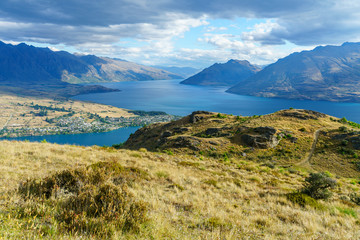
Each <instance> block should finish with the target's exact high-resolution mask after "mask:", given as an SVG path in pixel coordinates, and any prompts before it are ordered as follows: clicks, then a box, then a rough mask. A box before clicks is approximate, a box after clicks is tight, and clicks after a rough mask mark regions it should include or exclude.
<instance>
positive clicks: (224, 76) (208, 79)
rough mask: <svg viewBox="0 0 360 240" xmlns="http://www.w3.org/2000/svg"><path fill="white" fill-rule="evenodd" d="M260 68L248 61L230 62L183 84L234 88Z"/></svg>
mask: <svg viewBox="0 0 360 240" xmlns="http://www.w3.org/2000/svg"><path fill="white" fill-rule="evenodd" d="M258 71H260V68H258V67H256V66H254V65H251V64H250V63H249V62H248V61H240V60H233V59H232V60H229V61H228V62H227V63H215V64H214V65H212V66H210V67H208V68H205V69H204V70H202V71H201V72H199V73H198V74H195V75H194V76H192V77H189V78H188V79H185V80H184V81H182V82H181V83H182V84H190V85H203V86H233V85H235V84H237V83H241V82H243V81H244V80H246V79H247V78H249V77H250V76H252V75H254V74H255V73H256V72H258Z"/></svg>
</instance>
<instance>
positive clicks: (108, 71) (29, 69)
mask: <svg viewBox="0 0 360 240" xmlns="http://www.w3.org/2000/svg"><path fill="white" fill-rule="evenodd" d="M173 78H180V76H178V75H176V74H173V73H170V72H167V71H165V70H161V69H156V68H152V67H147V66H143V65H139V64H136V63H132V62H127V61H124V60H118V59H111V58H104V57H97V56H94V55H74V54H71V53H68V52H66V51H52V50H50V49H49V48H38V47H34V46H29V45H27V44H24V43H21V44H19V45H11V44H5V43H3V42H0V86H1V88H0V90H1V91H2V92H4V91H5V92H14V93H21V94H24V95H55V96H65V97H68V96H73V95H77V94H82V93H90V92H106V91H114V90H113V89H108V88H105V87H102V86H80V85H75V84H74V83H97V82H109V81H113V82H117V81H142V80H153V79H173Z"/></svg>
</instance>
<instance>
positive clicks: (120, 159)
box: [0, 117, 360, 239]
mask: <svg viewBox="0 0 360 240" xmlns="http://www.w3.org/2000/svg"><path fill="white" fill-rule="evenodd" d="M229 118H230V117H229ZM255 124H256V123H255V122H254V125H255ZM269 124H270V123H269ZM339 124H340V123H339ZM314 129H317V128H316V127H314ZM308 131H309V130H308ZM301 133H302V132H301ZM308 135H309V138H311V133H309V134H308ZM321 140H323V139H321ZM319 142H321V141H320V140H319ZM64 170H65V171H64ZM308 174H309V171H307V170H305V169H304V168H303V167H296V166H293V167H291V168H284V167H281V166H272V165H266V164H263V163H260V162H259V163H258V162H257V161H254V159H252V160H250V159H247V158H241V157H238V156H236V155H233V156H229V157H228V159H226V158H225V159H224V158H217V157H211V156H207V155H206V154H204V155H199V154H191V153H190V154H189V153H185V152H184V153H181V152H178V153H173V152H171V151H169V150H168V151H166V153H164V152H162V151H160V152H148V151H147V150H145V149H144V148H141V149H139V150H137V151H131V150H125V149H122V150H116V149H113V148H101V147H86V148H85V147H78V146H67V145H63V146H62V145H56V144H49V143H25V142H9V141H2V142H0V186H1V189H0V222H1V224H0V238H1V239H19V238H26V239H34V238H36V239H38V238H45V239H79V238H81V239H96V238H106V239H109V238H114V239H358V238H359V237H360V230H359V229H360V227H359V226H360V220H359V214H360V207H359V206H357V205H356V204H355V203H354V202H352V201H350V198H349V194H351V193H354V192H359V187H360V185H359V179H350V178H344V177H341V176H338V175H336V174H332V175H331V177H332V178H333V179H336V181H337V185H336V187H335V188H334V189H332V192H333V196H332V197H331V198H330V199H329V200H326V201H323V200H314V199H310V198H309V197H304V196H303V195H301V196H302V197H299V199H300V200H301V199H302V200H304V201H299V199H294V198H291V197H289V196H292V195H289V193H292V192H296V191H298V190H299V189H301V188H302V186H303V184H304V182H305V178H306V177H307V176H308ZM330 174H331V173H328V175H330ZM40 179H42V180H40ZM19 183H21V184H20V185H19ZM48 190H51V191H48ZM119 199H121V200H119ZM112 210H116V211H112ZM117 213H118V214H117Z"/></svg>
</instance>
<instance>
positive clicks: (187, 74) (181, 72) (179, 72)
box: [152, 66, 200, 78]
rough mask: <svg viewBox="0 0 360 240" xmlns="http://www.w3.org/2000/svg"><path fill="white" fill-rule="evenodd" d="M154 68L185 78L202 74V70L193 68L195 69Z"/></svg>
mask: <svg viewBox="0 0 360 240" xmlns="http://www.w3.org/2000/svg"><path fill="white" fill-rule="evenodd" d="M152 67H154V68H158V69H163V70H165V71H168V72H172V73H175V74H177V75H180V76H181V77H183V78H187V77H190V76H192V75H194V74H196V73H198V72H200V69H198V68H193V67H175V66H172V67H166V66H152Z"/></svg>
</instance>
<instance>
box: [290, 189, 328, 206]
mask: <svg viewBox="0 0 360 240" xmlns="http://www.w3.org/2000/svg"><path fill="white" fill-rule="evenodd" d="M286 198H287V199H288V200H289V201H290V202H292V203H295V204H298V205H300V206H301V207H305V206H310V207H313V208H315V209H319V210H323V209H324V206H323V205H322V204H320V203H318V202H317V201H316V200H315V199H314V198H312V197H310V196H308V195H306V194H304V193H301V192H293V193H288V194H286Z"/></svg>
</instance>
